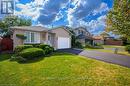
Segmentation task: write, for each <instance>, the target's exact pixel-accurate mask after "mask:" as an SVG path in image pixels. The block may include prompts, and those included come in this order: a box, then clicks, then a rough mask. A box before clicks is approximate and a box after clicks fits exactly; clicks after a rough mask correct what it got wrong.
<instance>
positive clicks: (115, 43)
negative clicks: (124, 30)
mask: <svg viewBox="0 0 130 86" xmlns="http://www.w3.org/2000/svg"><path fill="white" fill-rule="evenodd" d="M105 45H119V46H121V45H123V41H121V40H112V39H106V40H105Z"/></svg>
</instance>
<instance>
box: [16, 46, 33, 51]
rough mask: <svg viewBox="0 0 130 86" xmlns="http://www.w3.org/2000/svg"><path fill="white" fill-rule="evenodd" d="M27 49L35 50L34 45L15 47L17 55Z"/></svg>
mask: <svg viewBox="0 0 130 86" xmlns="http://www.w3.org/2000/svg"><path fill="white" fill-rule="evenodd" d="M27 48H33V46H32V45H18V46H16V47H15V49H14V51H15V53H18V52H21V51H22V50H24V49H27Z"/></svg>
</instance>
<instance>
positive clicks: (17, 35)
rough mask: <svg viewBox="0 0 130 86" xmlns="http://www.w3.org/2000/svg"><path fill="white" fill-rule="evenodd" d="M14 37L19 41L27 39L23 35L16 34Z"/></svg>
mask: <svg viewBox="0 0 130 86" xmlns="http://www.w3.org/2000/svg"><path fill="white" fill-rule="evenodd" d="M16 37H18V38H19V39H22V40H25V39H26V38H27V37H26V36H24V35H23V34H16Z"/></svg>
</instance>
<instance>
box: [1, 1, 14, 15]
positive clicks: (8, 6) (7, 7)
mask: <svg viewBox="0 0 130 86" xmlns="http://www.w3.org/2000/svg"><path fill="white" fill-rule="evenodd" d="M0 8H1V14H13V12H14V2H13V0H2V1H1V7H0Z"/></svg>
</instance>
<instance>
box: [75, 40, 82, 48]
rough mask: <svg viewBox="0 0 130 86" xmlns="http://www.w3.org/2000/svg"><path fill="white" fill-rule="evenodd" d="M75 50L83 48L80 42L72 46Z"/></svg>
mask: <svg viewBox="0 0 130 86" xmlns="http://www.w3.org/2000/svg"><path fill="white" fill-rule="evenodd" d="M74 47H75V48H81V49H82V48H83V45H82V43H80V42H78V41H77V42H75V46H74Z"/></svg>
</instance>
